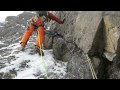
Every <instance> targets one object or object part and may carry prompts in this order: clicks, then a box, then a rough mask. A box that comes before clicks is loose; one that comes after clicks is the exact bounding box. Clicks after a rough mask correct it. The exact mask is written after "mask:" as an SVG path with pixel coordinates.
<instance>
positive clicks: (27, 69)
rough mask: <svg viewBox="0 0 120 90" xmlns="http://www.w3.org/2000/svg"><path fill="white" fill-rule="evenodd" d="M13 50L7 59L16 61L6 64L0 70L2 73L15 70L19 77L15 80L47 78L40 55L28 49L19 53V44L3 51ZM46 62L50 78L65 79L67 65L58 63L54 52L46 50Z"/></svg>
mask: <svg viewBox="0 0 120 90" xmlns="http://www.w3.org/2000/svg"><path fill="white" fill-rule="evenodd" d="M7 48H9V49H11V54H10V55H9V56H4V57H1V58H5V57H14V60H13V61H11V62H8V63H5V65H6V66H5V67H4V68H2V69H1V70H0V73H3V72H4V73H8V72H9V71H10V70H13V69H14V70H15V72H16V73H17V76H15V77H13V79H38V78H39V79H42V78H46V76H45V70H44V68H43V64H42V59H41V57H40V56H39V55H38V53H34V52H33V51H34V50H33V49H28V48H27V49H26V50H25V51H24V52H22V51H18V50H17V48H19V43H16V44H12V45H9V46H8V47H4V48H1V49H7ZM44 53H45V56H44V57H43V58H44V62H45V65H46V68H47V73H48V76H49V78H51V79H53V78H57V79H59V78H63V77H64V76H65V74H66V64H67V63H63V62H60V61H56V60H54V58H53V55H52V50H44Z"/></svg>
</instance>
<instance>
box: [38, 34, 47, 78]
mask: <svg viewBox="0 0 120 90" xmlns="http://www.w3.org/2000/svg"><path fill="white" fill-rule="evenodd" d="M38 36H39V46H40V54H41V58H42V65H43V68H44V70H45V74H46V78H47V79H48V73H47V69H46V66H45V62H44V58H43V56H42V47H41V45H40V34H39V32H38Z"/></svg>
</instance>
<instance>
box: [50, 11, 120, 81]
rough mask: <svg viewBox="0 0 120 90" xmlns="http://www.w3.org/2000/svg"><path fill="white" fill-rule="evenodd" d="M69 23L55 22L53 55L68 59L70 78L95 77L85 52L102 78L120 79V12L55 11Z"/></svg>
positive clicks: (53, 26) (51, 24) (53, 23)
mask: <svg viewBox="0 0 120 90" xmlns="http://www.w3.org/2000/svg"><path fill="white" fill-rule="evenodd" d="M52 13H54V14H55V15H57V16H58V17H59V18H60V19H64V18H65V23H64V24H63V25H59V24H58V23H55V22H53V21H52V22H51V23H50V26H51V28H50V29H51V30H52V31H53V32H55V33H57V35H56V36H55V37H54V38H53V45H52V48H53V54H54V57H55V58H56V59H58V60H62V61H68V73H69V76H70V78H74V79H75V78H77V79H82V78H88V79H90V78H92V76H91V72H90V67H89V66H88V63H87V62H86V61H87V58H85V54H88V56H89V58H90V59H91V61H92V64H93V67H94V69H95V72H96V74H97V77H98V78H100V79H101V78H102V79H108V78H120V75H119V36H120V33H119V31H120V30H119V27H120V20H119V19H120V12H119V11H56V12H55V11H54V12H52Z"/></svg>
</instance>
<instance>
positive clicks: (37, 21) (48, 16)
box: [20, 11, 64, 55]
mask: <svg viewBox="0 0 120 90" xmlns="http://www.w3.org/2000/svg"><path fill="white" fill-rule="evenodd" d="M51 20H54V21H56V22H57V23H59V24H63V23H64V20H63V21H61V20H60V19H58V18H57V17H56V16H55V15H53V14H52V13H50V12H48V11H36V14H35V15H34V16H33V17H32V18H31V19H30V20H29V21H28V26H27V28H26V32H25V33H24V35H23V37H22V39H21V41H20V45H21V51H24V48H25V46H26V45H27V42H28V40H29V38H30V36H31V35H32V33H33V31H35V30H37V38H36V42H35V49H36V51H37V52H38V53H39V54H40V48H41V49H43V42H44V34H45V33H44V30H45V29H46V23H48V22H50V21H51ZM42 55H44V52H43V51H42Z"/></svg>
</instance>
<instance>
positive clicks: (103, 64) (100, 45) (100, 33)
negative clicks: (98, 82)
mask: <svg viewBox="0 0 120 90" xmlns="http://www.w3.org/2000/svg"><path fill="white" fill-rule="evenodd" d="M104 47H105V29H104V21H103V19H102V20H101V22H100V24H99V27H98V30H97V33H96V35H95V38H94V40H93V44H92V48H91V49H90V51H89V52H88V56H89V57H90V58H92V57H98V58H99V60H100V63H99V65H98V66H97V72H98V73H97V77H98V79H108V78H109V73H108V70H109V67H110V66H111V64H112V62H110V61H109V60H108V59H107V58H105V56H104V51H105V50H104ZM91 61H93V60H92V59H91ZM92 63H93V62H92ZM93 65H94V67H95V64H94V63H93Z"/></svg>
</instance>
